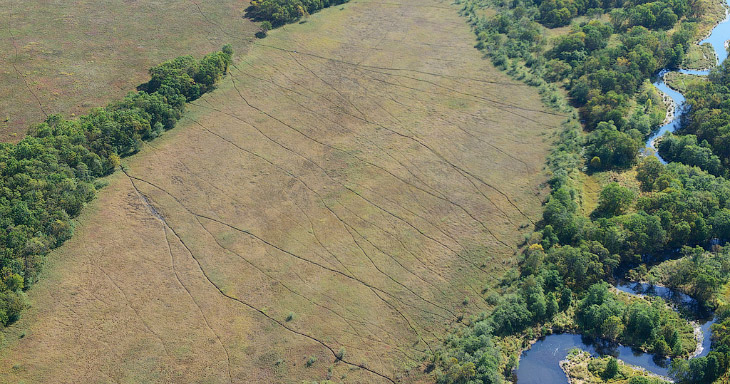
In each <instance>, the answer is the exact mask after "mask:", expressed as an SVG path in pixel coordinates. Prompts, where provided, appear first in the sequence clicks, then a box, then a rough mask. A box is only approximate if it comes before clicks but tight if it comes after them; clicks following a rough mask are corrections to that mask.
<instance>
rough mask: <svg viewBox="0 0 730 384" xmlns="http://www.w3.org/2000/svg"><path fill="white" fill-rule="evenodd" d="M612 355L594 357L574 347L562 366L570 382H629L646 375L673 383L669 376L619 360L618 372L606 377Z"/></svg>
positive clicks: (655, 381)
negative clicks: (605, 373)
mask: <svg viewBox="0 0 730 384" xmlns="http://www.w3.org/2000/svg"><path fill="white" fill-rule="evenodd" d="M611 359H612V358H611V357H593V356H591V354H590V353H588V352H586V351H583V350H579V349H574V350H572V351H570V353H569V354H568V357H567V358H566V359H565V360H563V361H561V362H560V368H561V369H562V370H563V372H564V373H565V376H566V377H567V379H568V383H569V384H603V383H615V384H623V383H628V382H629V381H630V380H631V379H632V378H634V377H646V378H649V379H650V380H652V382H651V383H652V384H662V383H673V382H674V381H673V380H672V379H670V378H668V377H665V376H661V375H657V374H654V373H651V372H649V371H647V370H645V369H644V368H641V367H637V366H633V365H630V364H626V363H624V362H623V361H620V360H618V361H617V362H618V372H617V373H616V374H615V375H614V376H613V377H611V378H606V377H605V375H604V372H605V370H606V366H607V365H608V362H609V361H610V360H611Z"/></svg>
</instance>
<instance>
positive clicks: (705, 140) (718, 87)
mask: <svg viewBox="0 0 730 384" xmlns="http://www.w3.org/2000/svg"><path fill="white" fill-rule="evenodd" d="M709 80H710V81H707V82H701V83H698V84H692V85H691V86H689V88H688V90H687V91H686V92H685V97H686V99H687V101H686V103H687V105H691V106H692V108H689V109H688V110H687V112H686V115H685V117H686V119H685V121H684V124H683V126H682V129H681V131H680V133H681V134H683V135H684V136H679V137H676V136H675V137H671V136H670V137H666V138H664V139H663V140H662V144H663V145H662V146H660V148H659V149H660V153H661V154H662V156H665V155H666V156H667V159H668V160H671V161H681V162H683V163H685V164H689V165H696V166H699V167H701V168H702V169H705V170H707V171H708V172H710V173H712V174H714V175H727V169H728V167H729V166H730V64H728V62H727V60H726V61H725V62H723V63H722V65H720V66H719V67H716V68H715V69H713V70H712V72H711V73H710V76H709ZM665 141H666V143H664V142H665ZM718 161H719V162H720V164H718ZM720 166H721V167H720Z"/></svg>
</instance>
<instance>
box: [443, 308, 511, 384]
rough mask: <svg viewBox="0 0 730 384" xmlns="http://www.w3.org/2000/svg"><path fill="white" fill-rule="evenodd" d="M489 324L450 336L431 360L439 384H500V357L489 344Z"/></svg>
mask: <svg viewBox="0 0 730 384" xmlns="http://www.w3.org/2000/svg"><path fill="white" fill-rule="evenodd" d="M490 323H491V321H490V320H488V319H482V320H480V321H477V322H475V323H474V324H473V326H471V327H469V328H466V329H464V330H463V332H462V333H460V334H453V335H450V336H449V338H448V340H446V342H445V346H446V348H445V349H444V350H443V351H442V352H441V353H439V354H438V355H437V356H435V360H436V361H435V363H436V365H437V371H436V377H437V382H438V383H439V384H461V383H471V382H476V383H487V384H498V383H503V382H504V379H503V378H502V377H501V375H500V374H499V372H498V370H499V364H500V353H499V350H498V349H497V347H496V346H495V345H494V342H493V340H492V338H493V336H492V333H493V332H492V327H491V325H490Z"/></svg>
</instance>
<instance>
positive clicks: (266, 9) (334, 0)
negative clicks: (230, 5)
mask: <svg viewBox="0 0 730 384" xmlns="http://www.w3.org/2000/svg"><path fill="white" fill-rule="evenodd" d="M348 1H349V0H253V1H252V2H251V5H250V6H249V7H248V9H246V17H250V18H252V19H254V20H256V21H262V22H264V23H267V24H265V26H264V27H263V29H265V30H263V31H262V32H263V33H264V35H265V34H266V30H268V29H271V27H274V28H275V27H279V26H282V25H284V24H289V23H295V22H297V21H299V20H300V19H301V18H303V17H307V16H309V15H310V14H312V13H315V12H317V11H319V10H321V9H323V8H327V7H330V6H334V5H340V4H344V3H346V2H348Z"/></svg>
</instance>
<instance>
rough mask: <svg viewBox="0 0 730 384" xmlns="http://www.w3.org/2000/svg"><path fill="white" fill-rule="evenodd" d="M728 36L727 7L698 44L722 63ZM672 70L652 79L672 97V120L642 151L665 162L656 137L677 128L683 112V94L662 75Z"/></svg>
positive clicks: (729, 2) (694, 72) (687, 71)
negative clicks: (710, 50)
mask: <svg viewBox="0 0 730 384" xmlns="http://www.w3.org/2000/svg"><path fill="white" fill-rule="evenodd" d="M725 2H726V5H727V6H728V7H730V0H725ZM729 38H730V15H728V11H727V8H726V10H725V20H723V21H722V22H720V23H719V24H718V25H716V26H715V28H713V29H712V32H711V33H710V36H708V37H707V38H706V39H704V40H702V41H700V42H699V43H698V44H700V45H702V44H705V43H710V45H711V46H712V48H713V50H714V51H715V56H716V57H717V61H718V63H722V62H723V61H725V59H727V56H728V53H727V50H726V49H725V42H726V41H727V40H728V39H729ZM669 72H672V71H669V70H667V69H665V70H662V71H660V72H659V73H658V74H657V75H656V78H655V79H654V82H653V84H654V86H655V87H656V88H657V89H659V90H660V91H662V92H664V93H665V94H666V95H667V96H669V97H670V98H671V99H672V104H673V108H674V116H673V118H672V120H671V121H670V122H669V123H667V124H665V125H663V126H661V127H659V129H658V130H657V131H656V132H654V133H653V134H652V135H651V136H649V138H648V139H647V140H646V147H645V148H644V153H647V154H653V155H654V156H656V157H657V158H658V159H659V161H661V162H662V163H664V164H666V161H664V159H662V158H661V156H659V151H657V148H656V144H657V139H659V138H660V137H662V136H663V135H664V134H665V133H667V132H674V131H676V130H677V129H678V128H679V125H680V121H681V117H682V115H683V114H684V112H685V109H684V102H685V98H684V95H682V94H681V93H679V92H677V91H675V90H673V89H671V88H669V86H667V84H666V83H665V82H664V75H666V74H667V73H669ZM676 72H679V73H685V74H690V75H699V76H707V75H708V74H709V73H710V71H709V70H691V69H679V70H677V71H676Z"/></svg>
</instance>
